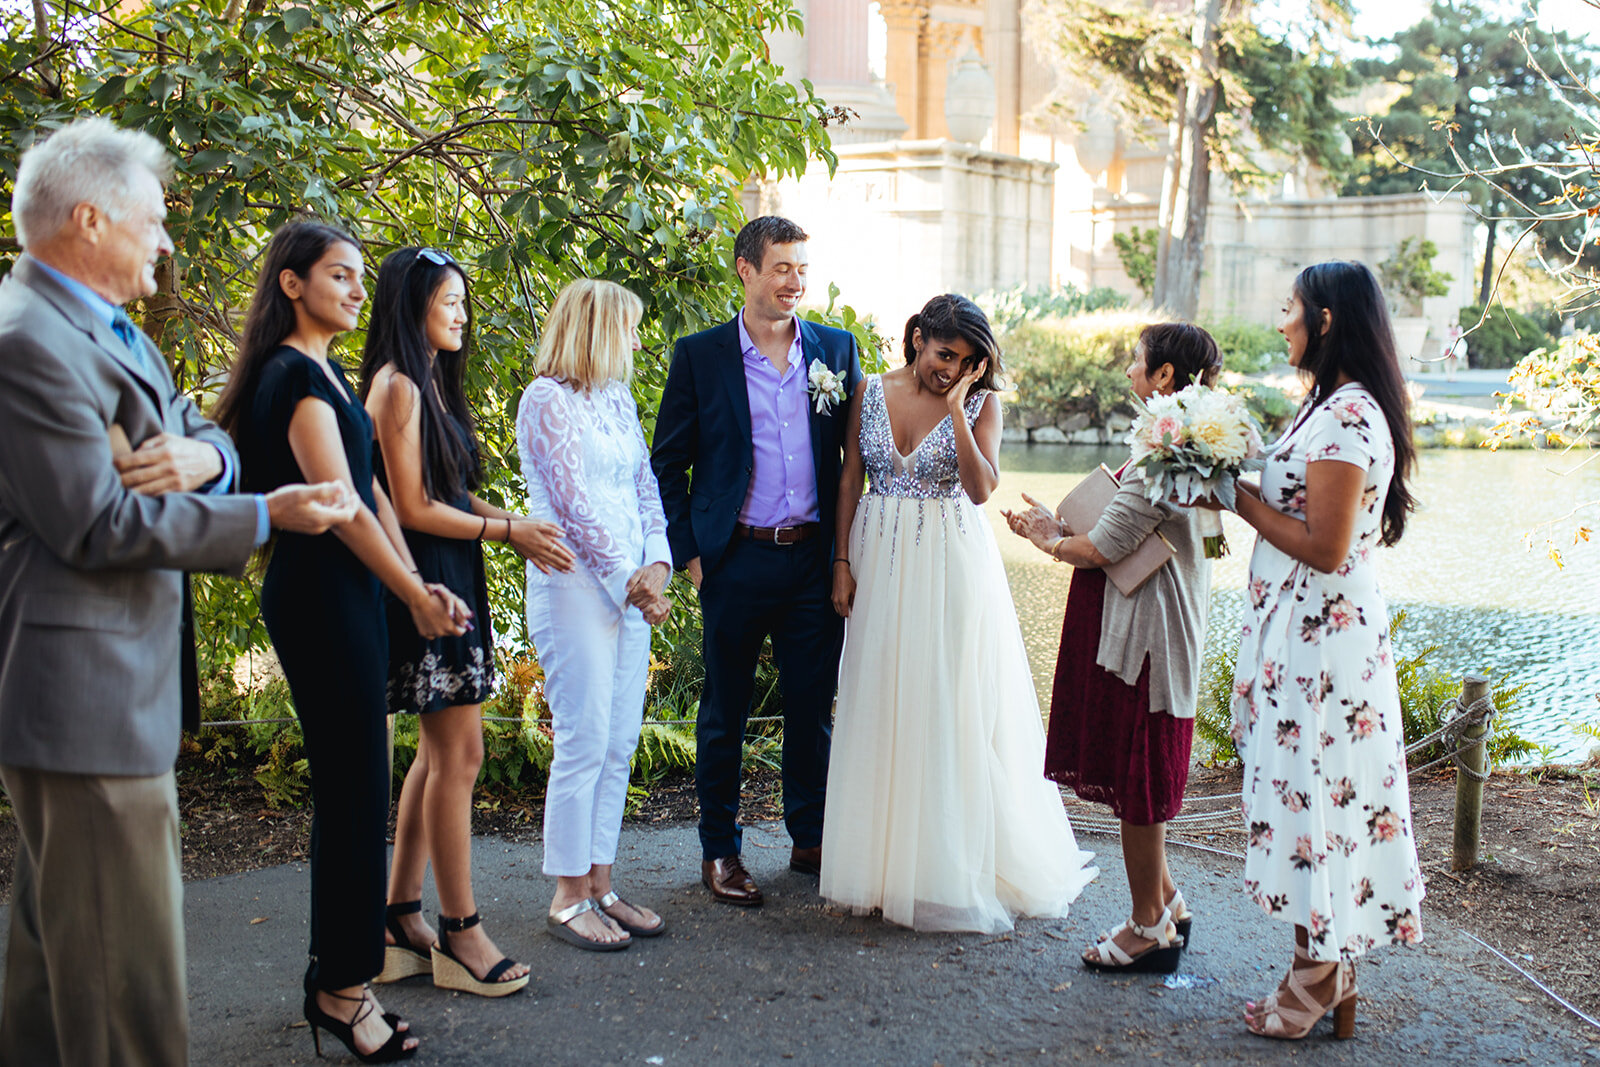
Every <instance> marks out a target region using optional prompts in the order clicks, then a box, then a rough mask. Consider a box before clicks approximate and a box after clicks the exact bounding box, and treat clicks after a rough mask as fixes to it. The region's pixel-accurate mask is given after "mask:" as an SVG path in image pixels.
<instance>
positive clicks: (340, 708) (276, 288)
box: [215, 222, 472, 1063]
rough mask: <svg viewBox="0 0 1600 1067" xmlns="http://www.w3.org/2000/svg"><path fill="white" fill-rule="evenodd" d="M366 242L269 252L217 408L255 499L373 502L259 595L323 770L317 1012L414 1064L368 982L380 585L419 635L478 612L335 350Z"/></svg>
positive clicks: (378, 842) (318, 794) (309, 1000)
mask: <svg viewBox="0 0 1600 1067" xmlns="http://www.w3.org/2000/svg"><path fill="white" fill-rule="evenodd" d="M362 269H363V263H362V257H361V249H360V246H359V245H357V243H356V241H355V239H354V238H352V237H350V236H349V235H348V234H345V233H343V232H341V231H339V230H336V229H334V228H332V227H330V226H325V225H322V224H320V223H315V222H294V223H290V224H289V225H287V226H284V227H283V228H282V229H280V230H279V231H278V232H277V233H276V234H274V235H273V238H272V241H271V243H270V244H269V245H268V246H267V252H266V257H265V261H264V263H263V264H262V269H261V276H260V279H259V281H258V282H257V284H256V293H255V298H254V300H253V301H252V302H251V306H250V313H249V316H248V318H247V319H246V321H245V330H244V341H243V343H242V344H241V345H240V350H239V357H238V359H237V360H236V361H235V363H234V366H233V371H232V373H231V374H230V376H229V380H228V386H227V388H226V389H224V390H223V393H222V396H221V398H220V399H219V400H218V403H217V410H216V413H215V414H216V420H217V423H218V424H219V425H220V426H222V427H223V428H224V429H226V430H227V431H228V432H229V433H230V434H232V435H233V438H234V440H235V441H237V442H238V445H239V458H240V462H241V467H242V470H243V476H244V483H245V487H246V488H247V489H249V490H251V491H253V492H264V491H269V490H271V489H273V488H275V487H277V486H279V485H284V484H287V483H290V482H306V481H313V482H320V481H333V480H338V481H342V482H344V483H346V484H347V485H349V486H351V487H352V488H353V489H354V490H355V492H356V493H357V494H358V495H359V496H360V498H361V503H362V507H361V508H360V509H358V510H357V512H356V516H355V518H353V519H352V520H351V521H350V522H348V523H346V524H344V525H343V526H340V527H337V528H335V529H334V530H332V531H330V532H328V533H325V534H320V535H317V536H309V535H302V534H290V533H284V534H280V535H279V536H278V538H277V540H276V542H275V544H274V545H273V547H272V558H271V563H270V564H269V565H268V568H267V574H266V578H265V580H264V581H263V583H262V589H261V611H262V615H263V617H264V618H265V620H266V624H267V632H268V634H270V635H271V637H272V643H273V645H274V647H276V649H277V652H278V659H279V661H280V662H281V663H282V665H283V673H284V677H285V678H286V679H287V680H288V683H289V692H290V694H291V695H292V696H293V698H294V706H295V714H296V715H297V716H298V717H299V719H300V727H301V731H302V732H303V734H304V736H305V749H306V758H307V760H308V762H309V763H310V767H311V793H312V801H313V804H314V811H313V815H312V821H311V964H310V966H309V967H308V968H307V970H306V982H305V990H306V997H305V1016H306V1021H307V1022H308V1023H310V1024H311V1032H312V1038H313V1039H314V1040H316V1041H317V1047H318V1050H319V1051H320V1050H321V1036H320V1031H321V1030H327V1031H329V1032H331V1033H333V1034H334V1035H335V1036H337V1037H338V1038H339V1039H340V1040H341V1041H343V1042H344V1044H345V1045H346V1046H347V1047H348V1048H349V1049H350V1050H351V1051H352V1052H354V1053H355V1054H356V1055H357V1056H358V1057H359V1058H360V1059H361V1060H362V1061H363V1062H368V1063H381V1062H388V1061H391V1060H397V1059H404V1058H407V1057H409V1056H411V1055H412V1053H414V1052H415V1051H416V1046H417V1041H416V1039H415V1038H414V1037H410V1036H408V1035H407V1034H406V1032H405V1031H406V1029H407V1028H406V1025H405V1023H404V1022H402V1021H401V1020H400V1019H399V1018H398V1017H397V1016H394V1015H390V1014H385V1013H384V1012H383V1011H382V1009H381V1008H380V1007H379V1006H378V1002H377V1000H376V999H375V998H374V997H373V995H372V993H371V992H370V991H369V990H368V989H366V988H365V983H366V982H367V981H368V980H370V979H371V978H373V977H374V976H376V975H377V974H378V972H379V971H380V970H381V968H382V965H383V899H384V897H383V865H384V852H385V843H384V830H385V824H386V823H387V821H388V802H389V793H388V788H389V775H390V772H389V766H388V746H387V737H386V733H385V716H384V712H385V706H384V685H385V681H386V678H385V675H386V671H387V663H388V647H387V642H386V640H385V636H384V629H385V627H384V607H383V601H382V594H381V587H380V583H381V585H382V586H387V587H388V588H389V589H390V590H391V591H393V592H394V594H395V595H396V596H398V597H400V598H402V600H403V601H404V603H405V604H406V605H407V607H408V609H409V614H410V616H411V621H412V625H414V626H415V627H416V628H417V630H418V631H419V632H422V633H426V634H429V635H430V636H440V635H445V634H454V635H459V634H462V633H465V632H466V629H467V627H468V626H469V625H470V623H469V619H470V618H471V614H472V613H471V611H470V610H469V609H468V608H467V606H466V604H464V603H463V602H462V601H461V600H460V599H459V598H457V597H456V596H454V595H453V594H451V593H450V591H449V590H448V589H445V588H444V587H443V586H439V585H428V584H426V583H424V582H423V581H422V580H421V579H420V578H419V577H418V576H417V573H416V564H415V563H414V562H413V560H412V558H411V553H410V550H409V549H407V547H406V543H405V539H404V537H403V536H401V533H400V527H399V525H398V524H397V523H396V521H395V517H394V511H393V509H392V508H390V506H389V501H388V497H387V496H386V495H385V494H384V492H383V490H382V489H381V488H380V487H379V486H378V485H377V483H376V481H375V480H374V478H373V473H372V421H371V420H370V419H369V418H368V417H367V413H366V412H365V411H364V410H363V409H362V407H361V405H360V404H359V403H358V402H357V401H356V398H355V394H354V392H353V391H352V390H351V388H350V384H349V382H348V381H346V379H345V376H344V371H343V369H342V368H340V366H339V364H337V363H336V362H334V361H332V360H331V359H329V358H328V348H329V346H330V344H331V343H332V341H333V338H334V337H335V336H337V335H338V334H339V333H341V332H343V331H345V330H350V329H353V328H354V327H355V326H356V319H357V316H358V315H359V313H360V310H361V305H362V304H363V303H364V302H365V301H366V290H365V289H364V288H363V286H362V281H361V275H362Z"/></svg>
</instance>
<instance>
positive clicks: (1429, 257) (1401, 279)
mask: <svg viewBox="0 0 1600 1067" xmlns="http://www.w3.org/2000/svg"><path fill="white" fill-rule="evenodd" d="M1416 241H1417V238H1415V237H1407V238H1405V239H1404V240H1402V241H1401V242H1400V244H1399V245H1397V246H1396V247H1395V250H1394V254H1393V255H1392V256H1390V257H1389V258H1388V259H1386V260H1384V261H1383V262H1382V263H1379V264H1378V273H1379V274H1380V275H1382V276H1383V284H1384V288H1385V289H1387V290H1388V294H1389V296H1390V298H1391V306H1393V307H1396V308H1399V309H1401V310H1402V311H1404V312H1407V313H1411V314H1415V313H1416V311H1417V309H1419V308H1421V306H1422V300H1423V298H1424V297H1429V296H1449V295H1450V283H1451V282H1453V281H1455V275H1453V274H1447V273H1445V272H1444V271H1440V270H1434V269H1433V257H1434V256H1437V255H1438V254H1439V246H1438V245H1436V244H1434V243H1433V242H1432V241H1430V240H1428V239H1427V238H1426V237H1424V238H1422V240H1421V242H1420V243H1414V242H1416ZM1395 298H1398V299H1395Z"/></svg>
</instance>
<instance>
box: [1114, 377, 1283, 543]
mask: <svg viewBox="0 0 1600 1067" xmlns="http://www.w3.org/2000/svg"><path fill="white" fill-rule="evenodd" d="M1135 403H1136V404H1137V405H1138V407H1139V415H1138V417H1137V418H1136V419H1134V422H1133V427H1132V429H1130V430H1129V431H1128V444H1129V445H1130V446H1131V447H1132V449H1133V465H1134V466H1135V467H1138V468H1139V470H1140V471H1142V472H1143V473H1144V485H1145V496H1146V498H1148V499H1149V500H1150V501H1151V502H1152V503H1155V502H1158V501H1162V500H1168V501H1171V502H1173V503H1176V504H1183V505H1191V504H1193V503H1194V502H1195V501H1197V500H1203V499H1205V498H1206V497H1213V498H1215V499H1216V500H1217V501H1218V502H1219V503H1221V504H1222V506H1223V507H1225V508H1227V509H1228V510H1229V511H1232V510H1233V509H1234V507H1235V504H1236V502H1237V500H1238V496H1237V489H1236V487H1235V482H1236V479H1237V478H1238V476H1239V474H1240V473H1241V472H1243V471H1247V470H1258V469H1260V468H1261V467H1262V466H1263V465H1264V461H1263V460H1262V458H1261V431H1260V430H1258V429H1257V428H1256V424H1255V420H1254V419H1252V418H1251V417H1250V413H1249V411H1247V410H1246V409H1245V406H1244V402H1243V401H1242V400H1240V399H1239V398H1238V397H1237V396H1235V395H1234V394H1232V393H1230V392H1228V391H1227V390H1225V389H1217V388H1214V387H1211V386H1205V385H1199V384H1196V385H1191V386H1188V387H1187V388H1185V389H1181V390H1179V391H1178V392H1176V393H1172V394H1170V395H1167V396H1153V397H1151V398H1150V399H1149V400H1145V401H1140V400H1138V399H1137V398H1135ZM1200 531H1201V535H1202V536H1203V537H1204V538H1205V553H1206V556H1207V558H1209V559H1216V558H1218V557H1219V556H1225V555H1227V554H1228V542H1227V539H1226V538H1224V537H1223V535H1222V517H1221V516H1220V515H1218V514H1217V513H1216V512H1215V511H1210V510H1205V511H1202V512H1201V513H1200Z"/></svg>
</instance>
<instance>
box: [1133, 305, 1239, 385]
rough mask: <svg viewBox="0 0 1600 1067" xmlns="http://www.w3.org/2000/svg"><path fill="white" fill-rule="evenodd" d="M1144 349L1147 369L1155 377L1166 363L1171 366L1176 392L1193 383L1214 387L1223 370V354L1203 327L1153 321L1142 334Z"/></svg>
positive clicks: (1140, 337) (1186, 323) (1140, 334)
mask: <svg viewBox="0 0 1600 1067" xmlns="http://www.w3.org/2000/svg"><path fill="white" fill-rule="evenodd" d="M1139 344H1141V345H1143V346H1144V370H1145V373H1146V374H1154V373H1156V372H1157V371H1159V370H1160V369H1161V365H1162V364H1164V363H1170V364H1172V372H1173V373H1172V390H1173V392H1177V391H1178V390H1179V389H1183V388H1185V387H1187V386H1189V385H1190V384H1191V383H1193V382H1199V383H1200V384H1201V385H1213V384H1215V383H1216V380H1217V375H1218V373H1220V372H1221V370H1222V351H1221V350H1220V349H1219V348H1217V342H1216V340H1215V339H1214V338H1212V336H1211V335H1210V334H1209V333H1207V332H1206V331H1205V330H1202V329H1201V328H1200V327H1198V326H1195V325H1193V324H1192V323H1188V322H1154V323H1151V324H1150V325H1149V326H1146V327H1145V328H1144V329H1143V330H1141V331H1139Z"/></svg>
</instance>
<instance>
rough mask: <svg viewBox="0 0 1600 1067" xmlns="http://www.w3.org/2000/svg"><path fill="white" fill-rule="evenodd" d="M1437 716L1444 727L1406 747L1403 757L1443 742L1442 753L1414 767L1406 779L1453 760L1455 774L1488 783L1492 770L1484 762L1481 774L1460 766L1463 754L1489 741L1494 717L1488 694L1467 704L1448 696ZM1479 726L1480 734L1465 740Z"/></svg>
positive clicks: (1493, 707) (1463, 764)
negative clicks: (1434, 758) (1436, 757)
mask: <svg viewBox="0 0 1600 1067" xmlns="http://www.w3.org/2000/svg"><path fill="white" fill-rule="evenodd" d="M1439 715H1440V717H1441V718H1442V719H1443V720H1444V724H1443V725H1442V726H1440V727H1439V728H1438V729H1437V730H1435V731H1433V733H1431V734H1429V735H1428V736H1427V737H1424V738H1423V739H1422V740H1420V741H1418V742H1416V743H1415V744H1413V745H1408V746H1407V747H1406V755H1407V756H1409V755H1411V754H1412V753H1414V752H1420V751H1421V750H1422V749H1425V748H1427V747H1428V746H1429V745H1431V744H1434V743H1435V742H1437V741H1443V742H1444V743H1445V749H1446V751H1445V754H1444V755H1442V756H1440V757H1439V758H1438V759H1436V760H1433V761H1432V762H1429V763H1424V764H1423V765H1422V766H1420V767H1416V768H1413V769H1412V770H1410V771H1408V772H1407V774H1408V776H1409V775H1415V774H1421V773H1422V772H1423V771H1425V770H1427V769H1429V768H1430V767H1437V766H1438V765H1439V764H1441V763H1444V762H1445V761H1446V760H1453V761H1454V762H1455V765H1456V773H1457V774H1464V775H1466V776H1467V777H1468V778H1471V779H1472V780H1473V781H1475V782H1487V781H1488V780H1489V773H1490V772H1491V771H1492V770H1493V769H1494V768H1493V767H1492V766H1488V765H1487V763H1488V761H1487V760H1486V761H1485V764H1486V766H1485V768H1484V769H1483V770H1482V771H1478V770H1475V769H1473V768H1472V767H1468V766H1467V765H1466V764H1465V763H1463V762H1462V760H1461V757H1462V755H1463V754H1464V753H1465V752H1467V751H1469V750H1471V749H1473V748H1476V747H1478V746H1480V745H1483V744H1484V743H1486V742H1487V741H1488V740H1489V732H1490V727H1491V724H1492V723H1493V722H1494V716H1495V706H1494V701H1493V700H1491V699H1490V698H1489V695H1488V694H1487V693H1485V694H1484V695H1483V696H1481V697H1479V698H1478V699H1477V700H1474V701H1473V702H1472V703H1471V704H1468V705H1463V704H1462V703H1461V698H1460V697H1451V698H1450V699H1449V700H1447V701H1445V702H1444V703H1443V704H1440V705H1439ZM1479 726H1481V727H1483V734H1482V735H1481V736H1479V737H1474V738H1470V739H1469V738H1467V736H1466V732H1467V731H1468V730H1471V729H1474V728H1475V727H1479ZM1462 741H1467V742H1468V743H1467V744H1466V745H1464V746H1463V745H1462Z"/></svg>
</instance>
